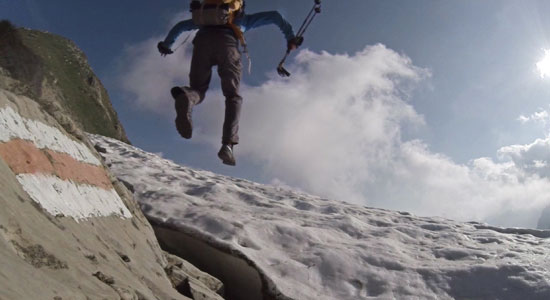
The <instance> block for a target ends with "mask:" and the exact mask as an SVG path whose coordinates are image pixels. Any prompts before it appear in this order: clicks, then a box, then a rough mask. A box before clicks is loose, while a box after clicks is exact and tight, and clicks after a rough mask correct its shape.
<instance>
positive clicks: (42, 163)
mask: <svg viewBox="0 0 550 300" xmlns="http://www.w3.org/2000/svg"><path fill="white" fill-rule="evenodd" d="M0 157H2V158H3V159H4V161H5V162H6V163H7V164H8V166H9V167H10V169H12V171H13V172H14V173H15V174H29V173H30V174H36V173H42V174H52V175H56V176H58V177H59V178H61V179H63V180H72V181H74V182H76V183H84V184H89V185H94V186H97V187H100V188H103V189H106V190H109V189H112V188H113V186H112V184H111V180H109V176H107V172H105V170H104V169H103V168H101V167H98V166H94V165H90V164H87V163H83V162H80V161H78V160H76V159H74V158H73V157H72V156H70V155H68V154H65V153H59V152H56V151H53V150H49V149H48V150H40V149H38V148H37V147H36V146H35V145H34V144H33V143H32V142H28V141H24V140H19V139H17V140H11V141H9V142H7V143H0Z"/></svg>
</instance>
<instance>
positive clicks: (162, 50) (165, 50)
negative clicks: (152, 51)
mask: <svg viewBox="0 0 550 300" xmlns="http://www.w3.org/2000/svg"><path fill="white" fill-rule="evenodd" d="M157 48H158V49H159V52H160V55H162V56H166V55H168V54H172V53H174V51H172V50H171V49H170V48H169V47H167V46H166V44H165V43H164V42H159V43H158V44H157Z"/></svg>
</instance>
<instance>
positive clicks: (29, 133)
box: [0, 106, 101, 166]
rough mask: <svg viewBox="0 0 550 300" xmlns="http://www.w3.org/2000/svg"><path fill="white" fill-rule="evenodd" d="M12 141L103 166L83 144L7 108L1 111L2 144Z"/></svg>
mask: <svg viewBox="0 0 550 300" xmlns="http://www.w3.org/2000/svg"><path fill="white" fill-rule="evenodd" d="M12 139H22V140H27V141H31V142H33V143H34V144H35V145H36V147H38V148H39V149H45V148H47V149H50V150H54V151H57V152H61V153H66V154H69V155H70V156H72V157H73V158H74V159H76V160H79V161H82V162H86V163H89V164H93V165H96V166H99V165H101V162H100V161H99V160H98V159H97V158H96V157H95V156H94V155H93V154H92V152H91V151H90V149H88V147H87V146H86V145H84V144H83V143H79V142H77V141H74V140H72V139H70V138H69V137H68V136H66V135H65V134H63V133H62V132H61V131H60V130H59V129H57V128H55V127H52V126H48V125H46V124H44V123H42V122H38V121H35V120H30V119H26V118H23V117H22V116H21V115H19V113H17V112H16V111H15V110H14V109H13V108H11V107H9V106H7V107H4V108H2V109H0V142H8V141H10V140H12Z"/></svg>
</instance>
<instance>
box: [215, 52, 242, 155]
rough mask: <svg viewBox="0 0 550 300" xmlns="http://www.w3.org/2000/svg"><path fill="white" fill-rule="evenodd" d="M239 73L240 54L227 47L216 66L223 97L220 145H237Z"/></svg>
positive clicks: (239, 97) (240, 104) (239, 112)
mask: <svg viewBox="0 0 550 300" xmlns="http://www.w3.org/2000/svg"><path fill="white" fill-rule="evenodd" d="M241 72H242V63H241V53H240V52H239V50H238V48H237V47H235V46H230V47H227V48H226V51H225V57H224V58H222V59H220V61H219V64H218V74H219V75H220V79H221V85H222V91H223V95H224V96H225V119H224V123H223V135H222V144H231V145H235V144H238V143H239V118H240V114H241V106H242V101H243V98H242V97H241V96H240V95H239V85H240V81H241Z"/></svg>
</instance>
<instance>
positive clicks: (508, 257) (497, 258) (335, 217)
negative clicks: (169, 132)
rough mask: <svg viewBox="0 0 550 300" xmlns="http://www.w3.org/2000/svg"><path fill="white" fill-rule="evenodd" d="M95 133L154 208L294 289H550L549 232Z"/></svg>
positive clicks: (459, 293) (407, 295)
mask: <svg viewBox="0 0 550 300" xmlns="http://www.w3.org/2000/svg"><path fill="white" fill-rule="evenodd" d="M92 139H93V140H94V142H95V143H97V144H99V145H100V146H101V147H104V148H106V149H107V153H104V154H103V155H104V156H105V158H106V159H107V161H108V163H109V164H110V167H111V170H112V171H113V172H114V173H115V174H116V175H117V176H118V177H119V178H121V179H123V180H124V181H126V182H128V183H130V184H132V185H133V187H134V189H135V196H136V197H137V200H138V201H139V202H140V204H141V206H142V209H143V210H144V213H145V214H146V215H147V216H148V218H150V219H152V220H156V222H158V221H160V222H162V223H164V224H168V225H169V226H170V227H171V228H176V229H179V230H181V231H182V232H191V233H193V234H194V235H195V236H199V237H201V238H202V239H204V240H205V241H208V242H209V243H210V244H214V245H218V246H220V247H228V248H230V249H232V251H233V253H236V254H240V255H244V256H246V257H247V258H248V259H250V260H251V261H252V262H253V264H254V265H255V266H256V267H257V268H258V269H259V270H260V271H261V273H262V274H263V275H264V276H266V277H267V278H268V280H267V282H268V284H271V285H272V286H271V287H270V289H271V290H278V291H280V292H281V293H282V294H283V295H285V296H287V297H290V298H292V299H300V300H308V299H316V300H321V299H372V298H376V299H387V298H394V299H520V298H522V299H550V281H549V280H550V273H549V271H548V270H549V269H550V257H549V249H550V248H549V247H550V240H549V239H548V238H549V237H550V231H540V230H538V231H537V230H527V229H512V228H497V227H491V226H488V225H485V224H480V223H459V222H454V221H451V220H445V219H441V218H425V217H416V216H412V215H410V214H408V213H405V212H395V211H387V210H381V209H373V208H367V207H360V206H357V205H352V204H347V203H345V202H338V201H332V200H328V199H322V198H319V197H316V196H312V195H307V194H304V193H300V192H296V191H292V190H287V189H282V188H278V187H274V186H269V185H261V184H257V183H254V182H250V181H246V180H242V179H236V178H230V177H225V176H221V175H217V174H214V173H211V172H207V171H200V170H194V169H191V168H187V167H184V166H179V165H177V164H175V163H173V162H171V161H168V160H165V159H162V158H161V157H159V156H157V155H154V154H151V153H147V152H144V151H142V150H140V149H137V148H134V147H132V146H129V145H126V144H123V143H121V142H119V141H116V140H113V139H108V138H103V137H100V136H92ZM342 200H345V199H342ZM279 298H284V297H279Z"/></svg>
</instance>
